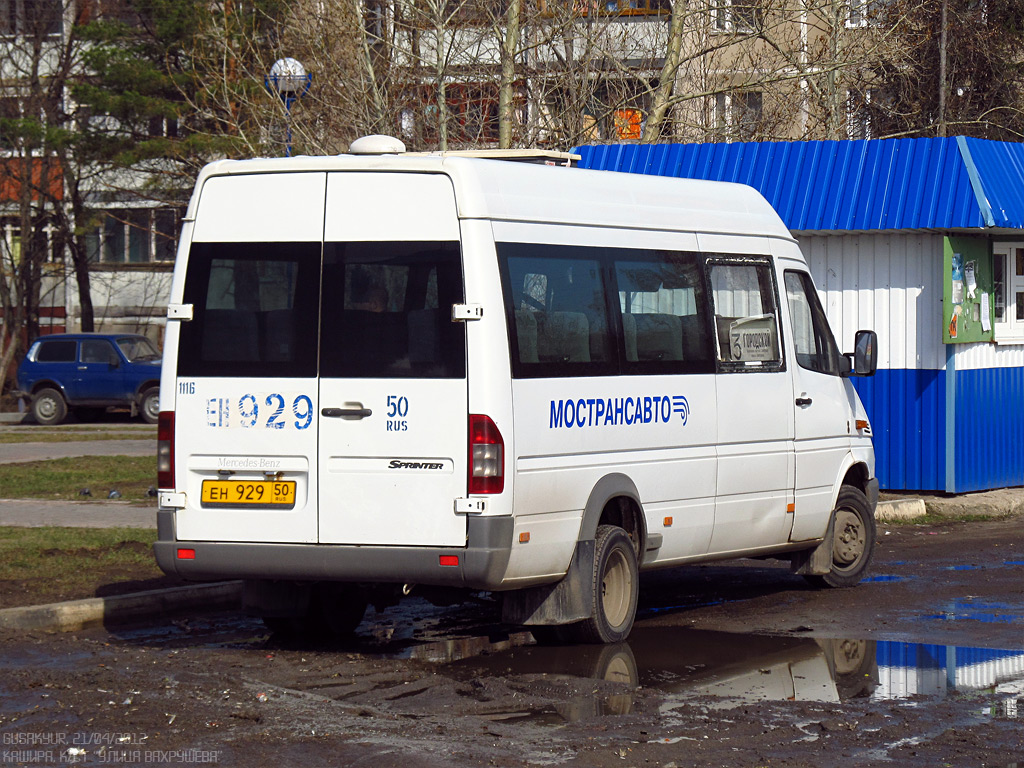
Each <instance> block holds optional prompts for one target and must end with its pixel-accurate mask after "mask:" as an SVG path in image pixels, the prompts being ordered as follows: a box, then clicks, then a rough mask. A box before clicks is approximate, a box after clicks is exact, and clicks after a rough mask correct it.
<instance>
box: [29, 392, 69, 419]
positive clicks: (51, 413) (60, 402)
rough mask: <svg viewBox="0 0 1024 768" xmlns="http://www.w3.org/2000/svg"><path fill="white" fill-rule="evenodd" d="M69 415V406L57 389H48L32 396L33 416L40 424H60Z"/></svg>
mask: <svg viewBox="0 0 1024 768" xmlns="http://www.w3.org/2000/svg"><path fill="white" fill-rule="evenodd" d="M67 415H68V404H67V403H65V402H64V396H63V395H62V394H61V393H60V392H58V391H57V390H56V389H51V388H49V387H46V388H45V389H40V390H39V391H38V392H36V393H35V395H33V396H32V416H33V417H34V418H35V420H36V422H37V423H38V424H45V425H50V424H60V423H61V422H62V421H64V417H65V416H67Z"/></svg>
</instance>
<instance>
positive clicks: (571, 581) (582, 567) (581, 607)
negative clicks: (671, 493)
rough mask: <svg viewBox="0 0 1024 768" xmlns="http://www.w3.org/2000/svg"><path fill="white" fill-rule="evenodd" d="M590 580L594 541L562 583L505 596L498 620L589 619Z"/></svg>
mask: <svg viewBox="0 0 1024 768" xmlns="http://www.w3.org/2000/svg"><path fill="white" fill-rule="evenodd" d="M829 562H830V563H831V553H830V557H829ZM593 581H594V540H593V539H590V540H589V541H579V542H577V543H576V551H575V552H573V555H572V562H571V563H569V570H568V572H567V573H566V574H565V577H564V578H563V579H562V580H561V581H559V582H557V583H556V584H545V585H544V586H541V587H530V588H528V589H520V590H516V591H513V592H506V593H505V595H504V600H503V602H502V607H501V620H502V622H504V623H505V624H519V625H524V624H525V625H534V626H536V625H555V624H572V623H573V622H576V621H583V620H584V619H588V618H590V617H591V616H592V615H593V613H594V594H593V592H594V590H593Z"/></svg>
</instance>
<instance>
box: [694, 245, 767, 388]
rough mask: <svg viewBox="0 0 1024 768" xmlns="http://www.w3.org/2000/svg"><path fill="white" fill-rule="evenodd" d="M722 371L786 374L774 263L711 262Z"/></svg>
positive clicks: (717, 337) (712, 290) (710, 272)
mask: <svg viewBox="0 0 1024 768" xmlns="http://www.w3.org/2000/svg"><path fill="white" fill-rule="evenodd" d="M708 274H709V276H710V279H711V294H712V300H713V303H714V307H715V330H716V333H715V338H716V342H717V344H718V361H719V369H720V370H722V371H750V370H780V369H781V367H782V346H781V344H780V341H779V338H780V337H779V317H778V303H777V301H776V298H775V297H776V293H775V281H774V279H773V277H772V274H773V272H772V268H771V265H770V263H769V262H768V261H763V262H762V261H754V260H742V261H740V260H737V261H732V260H729V261H726V260H724V259H723V260H720V261H710V262H709V268H708Z"/></svg>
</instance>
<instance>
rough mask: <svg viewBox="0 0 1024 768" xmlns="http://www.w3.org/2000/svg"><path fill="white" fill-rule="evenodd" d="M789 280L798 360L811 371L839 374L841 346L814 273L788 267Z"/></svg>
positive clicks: (788, 289) (789, 294)
mask: <svg viewBox="0 0 1024 768" xmlns="http://www.w3.org/2000/svg"><path fill="white" fill-rule="evenodd" d="M785 280H786V296H787V298H788V299H789V314H790V315H791V316H792V318H793V346H794V347H795V350H794V351H795V352H796V362H797V364H798V365H799V366H800V367H801V368H806V369H807V370H809V371H817V372H818V373H826V374H828V375H830V376H838V375H839V347H838V346H837V345H836V340H835V337H834V336H833V335H832V329H831V328H829V325H828V318H826V317H825V311H824V310H823V309H822V308H821V302H820V301H818V292H817V291H816V290H815V289H814V283H813V281H812V280H811V276H810V275H808V274H807V273H806V272H792V271H787V272H786V274H785Z"/></svg>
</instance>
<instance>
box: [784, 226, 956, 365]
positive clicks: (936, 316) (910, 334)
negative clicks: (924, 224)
mask: <svg viewBox="0 0 1024 768" xmlns="http://www.w3.org/2000/svg"><path fill="white" fill-rule="evenodd" d="M799 241H800V249H801V250H802V251H803V253H804V257H805V258H806V259H807V263H808V265H809V266H810V269H811V275H812V277H813V278H814V282H815V284H816V285H817V286H818V292H819V296H820V297H821V300H822V304H823V305H824V306H825V311H826V313H827V314H828V319H829V323H831V325H832V330H833V332H834V333H835V335H836V340H837V341H838V342H839V346H840V347H841V348H842V350H843V351H849V350H852V349H853V338H854V334H855V333H856V332H857V331H858V330H859V329H862V328H866V329H872V330H874V331H877V332H878V339H879V356H878V366H879V368H892V369H903V368H911V369H915V368H916V369H942V368H944V367H945V349H944V347H943V344H942V336H941V333H942V326H941V317H942V312H941V307H942V283H941V276H942V236H941V235H938V234H908V235H903V234H878V235H875V234H863V235H834V236H832V235H807V236H802V237H799Z"/></svg>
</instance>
